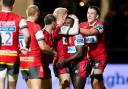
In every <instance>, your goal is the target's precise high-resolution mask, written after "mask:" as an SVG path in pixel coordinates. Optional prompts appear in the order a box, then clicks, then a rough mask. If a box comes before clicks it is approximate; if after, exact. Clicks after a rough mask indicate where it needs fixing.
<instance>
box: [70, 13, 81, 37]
mask: <svg viewBox="0 0 128 89" xmlns="http://www.w3.org/2000/svg"><path fill="white" fill-rule="evenodd" d="M69 17H71V18H73V19H74V24H73V26H72V27H71V28H70V29H69V31H68V35H77V34H78V33H79V20H78V18H77V17H76V16H75V15H74V14H71V15H69Z"/></svg>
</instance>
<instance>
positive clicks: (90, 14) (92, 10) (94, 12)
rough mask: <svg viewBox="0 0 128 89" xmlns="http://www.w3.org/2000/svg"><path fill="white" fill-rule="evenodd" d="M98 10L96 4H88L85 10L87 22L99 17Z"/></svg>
mask: <svg viewBox="0 0 128 89" xmlns="http://www.w3.org/2000/svg"><path fill="white" fill-rule="evenodd" d="M99 15H100V10H99V8H98V7H96V6H90V7H89V8H88V11H87V19H88V22H93V21H95V20H97V19H98V18H99Z"/></svg>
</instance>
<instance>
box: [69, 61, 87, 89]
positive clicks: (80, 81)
mask: <svg viewBox="0 0 128 89" xmlns="http://www.w3.org/2000/svg"><path fill="white" fill-rule="evenodd" d="M86 64H87V63H85V62H80V63H79V64H77V65H75V66H74V67H71V68H70V76H71V79H72V83H73V86H74V89H84V87H85V83H86V77H87V75H86V74H87V71H86V69H87V66H86Z"/></svg>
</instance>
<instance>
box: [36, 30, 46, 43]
mask: <svg viewBox="0 0 128 89" xmlns="http://www.w3.org/2000/svg"><path fill="white" fill-rule="evenodd" d="M35 37H36V39H37V41H40V40H43V39H44V34H43V31H42V30H38V31H37V32H36V34H35Z"/></svg>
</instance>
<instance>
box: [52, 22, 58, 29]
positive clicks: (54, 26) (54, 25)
mask: <svg viewBox="0 0 128 89" xmlns="http://www.w3.org/2000/svg"><path fill="white" fill-rule="evenodd" d="M56 25H57V23H56V21H53V22H52V29H55V28H56Z"/></svg>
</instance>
